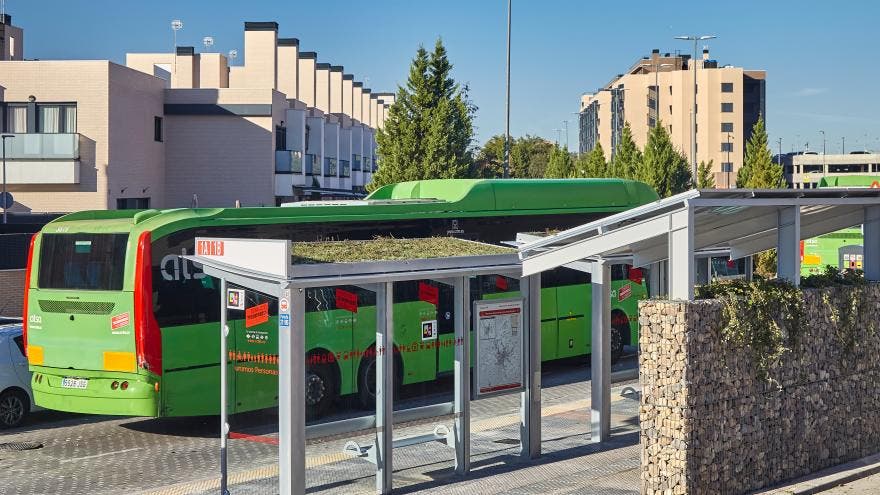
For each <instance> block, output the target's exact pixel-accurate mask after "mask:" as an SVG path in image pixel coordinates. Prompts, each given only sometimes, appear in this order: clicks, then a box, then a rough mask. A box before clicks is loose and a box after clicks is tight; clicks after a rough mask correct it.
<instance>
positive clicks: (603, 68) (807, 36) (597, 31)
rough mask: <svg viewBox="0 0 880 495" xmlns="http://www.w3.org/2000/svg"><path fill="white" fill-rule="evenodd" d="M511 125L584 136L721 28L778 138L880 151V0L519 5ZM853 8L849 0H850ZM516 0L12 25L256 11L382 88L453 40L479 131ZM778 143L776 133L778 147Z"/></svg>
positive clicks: (235, 4)
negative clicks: (684, 37) (612, 107)
mask: <svg viewBox="0 0 880 495" xmlns="http://www.w3.org/2000/svg"><path fill="white" fill-rule="evenodd" d="M513 4H514V5H513V9H514V10H513V49H512V52H513V53H512V90H511V109H512V110H511V133H512V134H513V135H515V136H518V135H522V134H533V135H540V136H544V137H546V138H549V139H556V136H557V133H556V131H555V130H554V129H558V128H562V127H563V123H562V122H563V121H564V120H569V124H568V127H569V146H570V148H572V149H576V147H577V123H576V116H575V115H573V113H574V112H576V111H577V109H578V98H579V95H580V94H581V93H583V92H585V91H591V90H594V89H595V88H597V87H598V86H600V85H602V84H604V83H605V82H607V81H608V80H609V79H610V78H611V77H613V76H614V75H615V74H618V73H620V72H623V71H624V70H625V69H626V68H627V67H629V65H630V64H631V63H633V62H634V61H635V60H636V59H637V58H639V57H641V56H643V55H647V54H649V53H650V51H651V49H652V48H659V49H660V50H661V51H663V52H667V51H669V52H672V51H675V50H682V51H683V52H685V53H688V52H689V51H690V50H692V45H689V44H688V43H685V42H681V41H676V40H673V39H672V37H673V36H675V35H680V34H691V33H695V34H715V35H717V36H718V37H719V38H718V39H717V40H714V41H712V42H711V45H710V49H711V53H712V58H715V59H717V60H718V61H719V62H720V63H722V64H733V65H737V66H744V67H746V68H751V69H765V70H767V79H768V83H767V121H768V131H769V134H770V140H771V142H774V143H775V141H776V139H777V138H778V137H782V139H783V150H784V151H789V150H790V149H792V147H796V143H799V144H800V145H801V146H803V145H804V144H806V143H807V142H809V146H810V148H811V149H814V150H819V151H820V152H821V147H822V137H821V134H820V133H819V130H820V129H821V130H824V131H825V132H826V135H827V138H828V145H827V146H828V147H827V149H828V152H829V153H831V152H839V151H840V146H841V137H843V136H845V137H846V149H847V151H851V150H854V149H862V148H863V147H867V148H869V149H877V150H880V98H878V90H877V87H878V81H880V62H878V54H880V53H878V51H880V44H878V42H877V36H878V32H877V26H876V20H877V19H880V2H871V1H867V0H850V1H847V2H834V1H830V0H825V1H822V2H814V1H809V2H807V1H803V0H801V1H793V0H774V1H766V0H765V1H754V0H742V1H739V2H732V1H727V2H710V1H702V2H696V1H669V2H656V1H655V2H645V1H641V0H632V1H629V2H589V1H584V0H582V1H575V0H545V1H536V0H529V1H526V0H514V1H513ZM844 5H845V7H844ZM506 7H507V2H506V1H504V0H470V1H460V0H444V1H430V2H429V1H412V0H411V1H405V0H374V1H372V2H353V1H342V0H320V1H312V2H303V1H268V0H249V1H242V0H236V1H229V0H213V1H208V0H186V1H185V0H177V1H173V0H150V1H146V0H141V1H133V0H127V1H124V0H89V1H70V0H66V1H61V0H7V2H6V9H7V12H8V13H9V14H11V15H12V16H13V23H14V24H16V25H19V26H21V27H24V28H25V29H26V34H25V56H26V57H27V58H41V59H64V58H73V59H75V58H84V59H110V60H113V61H116V62H120V63H122V62H124V57H125V53H126V52H138V51H142V52H143V51H169V50H170V49H171V46H172V33H171V29H170V27H169V22H170V21H171V20H172V19H174V18H179V19H181V20H183V22H184V29H183V30H182V31H181V32H180V33H179V34H178V44H180V45H194V46H196V47H197V49H198V48H201V39H202V38H203V37H204V36H205V35H212V36H213V37H214V38H215V46H214V49H213V50H214V51H222V52H226V51H228V50H229V49H233V48H235V49H238V50H239V54H240V55H239V57H240V58H239V59H238V61H237V62H238V63H241V62H242V56H243V50H242V48H243V46H242V45H243V24H242V23H243V22H244V21H269V20H274V21H277V22H278V23H279V25H280V28H279V35H280V36H282V37H297V38H300V40H301V47H302V49H303V50H309V51H317V52H318V58H319V61H324V62H332V63H334V64H341V65H344V66H345V69H346V71H347V72H351V73H354V74H356V77H357V78H358V79H363V78H364V77H367V78H369V80H368V85H369V86H370V87H372V88H373V89H374V90H381V91H394V90H396V86H397V84H402V83H404V82H405V79H406V75H407V70H408V65H409V61H410V59H411V58H412V56H413V54H414V52H415V50H416V48H417V47H418V45H419V44H420V43H421V44H424V45H426V46H428V47H429V46H431V45H433V43H434V40H435V39H436V38H437V37H438V36H442V37H443V40H444V42H445V43H446V45H447V48H448V50H449V55H450V58H451V60H452V62H453V63H454V64H455V71H454V75H455V77H456V79H457V80H458V81H460V82H462V83H467V84H468V86H469V87H470V89H471V97H472V99H473V100H474V102H475V103H476V104H477V106H479V111H478V115H477V122H476V125H477V137H478V139H479V140H480V141H481V142H482V141H484V140H485V139H486V138H488V137H490V136H491V135H493V134H497V133H503V132H504V102H505V96H504V70H505V60H504V57H505V47H506V21H507V18H506V15H507V14H506ZM775 150H776V146H775V144H774V151H775Z"/></svg>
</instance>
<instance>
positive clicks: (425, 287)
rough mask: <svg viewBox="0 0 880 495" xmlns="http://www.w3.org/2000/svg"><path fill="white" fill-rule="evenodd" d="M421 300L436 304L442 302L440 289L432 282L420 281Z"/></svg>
mask: <svg viewBox="0 0 880 495" xmlns="http://www.w3.org/2000/svg"><path fill="white" fill-rule="evenodd" d="M419 300H420V301H425V302H429V303H431V304H433V305H434V306H436V305H437V304H438V303H439V302H440V289H438V288H437V287H434V286H433V285H431V284H426V283H424V282H419Z"/></svg>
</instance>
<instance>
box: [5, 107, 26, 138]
mask: <svg viewBox="0 0 880 495" xmlns="http://www.w3.org/2000/svg"><path fill="white" fill-rule="evenodd" d="M4 132H11V133H15V134H24V133H26V132H27V105H6V128H5V129H4Z"/></svg>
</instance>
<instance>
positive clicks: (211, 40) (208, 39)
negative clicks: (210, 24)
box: [202, 36, 214, 52]
mask: <svg viewBox="0 0 880 495" xmlns="http://www.w3.org/2000/svg"><path fill="white" fill-rule="evenodd" d="M202 44H204V45H205V51H206V52H207V51H208V50H210V49H211V47H212V46H214V37H213V36H205V37H204V38H202Z"/></svg>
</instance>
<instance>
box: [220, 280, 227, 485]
mask: <svg viewBox="0 0 880 495" xmlns="http://www.w3.org/2000/svg"><path fill="white" fill-rule="evenodd" d="M227 337H229V325H228V324H227V321H226V279H225V278H221V279H220V495H227V494H228V493H229V490H228V489H227V488H226V481H227V477H226V450H227V443H228V439H229V415H228V414H227V411H226V408H227V402H228V395H229V390H228V386H227V382H228V377H227V375H228V374H229V356H228V355H227V352H228V351H227V348H228V344H227V342H226V339H227Z"/></svg>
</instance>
